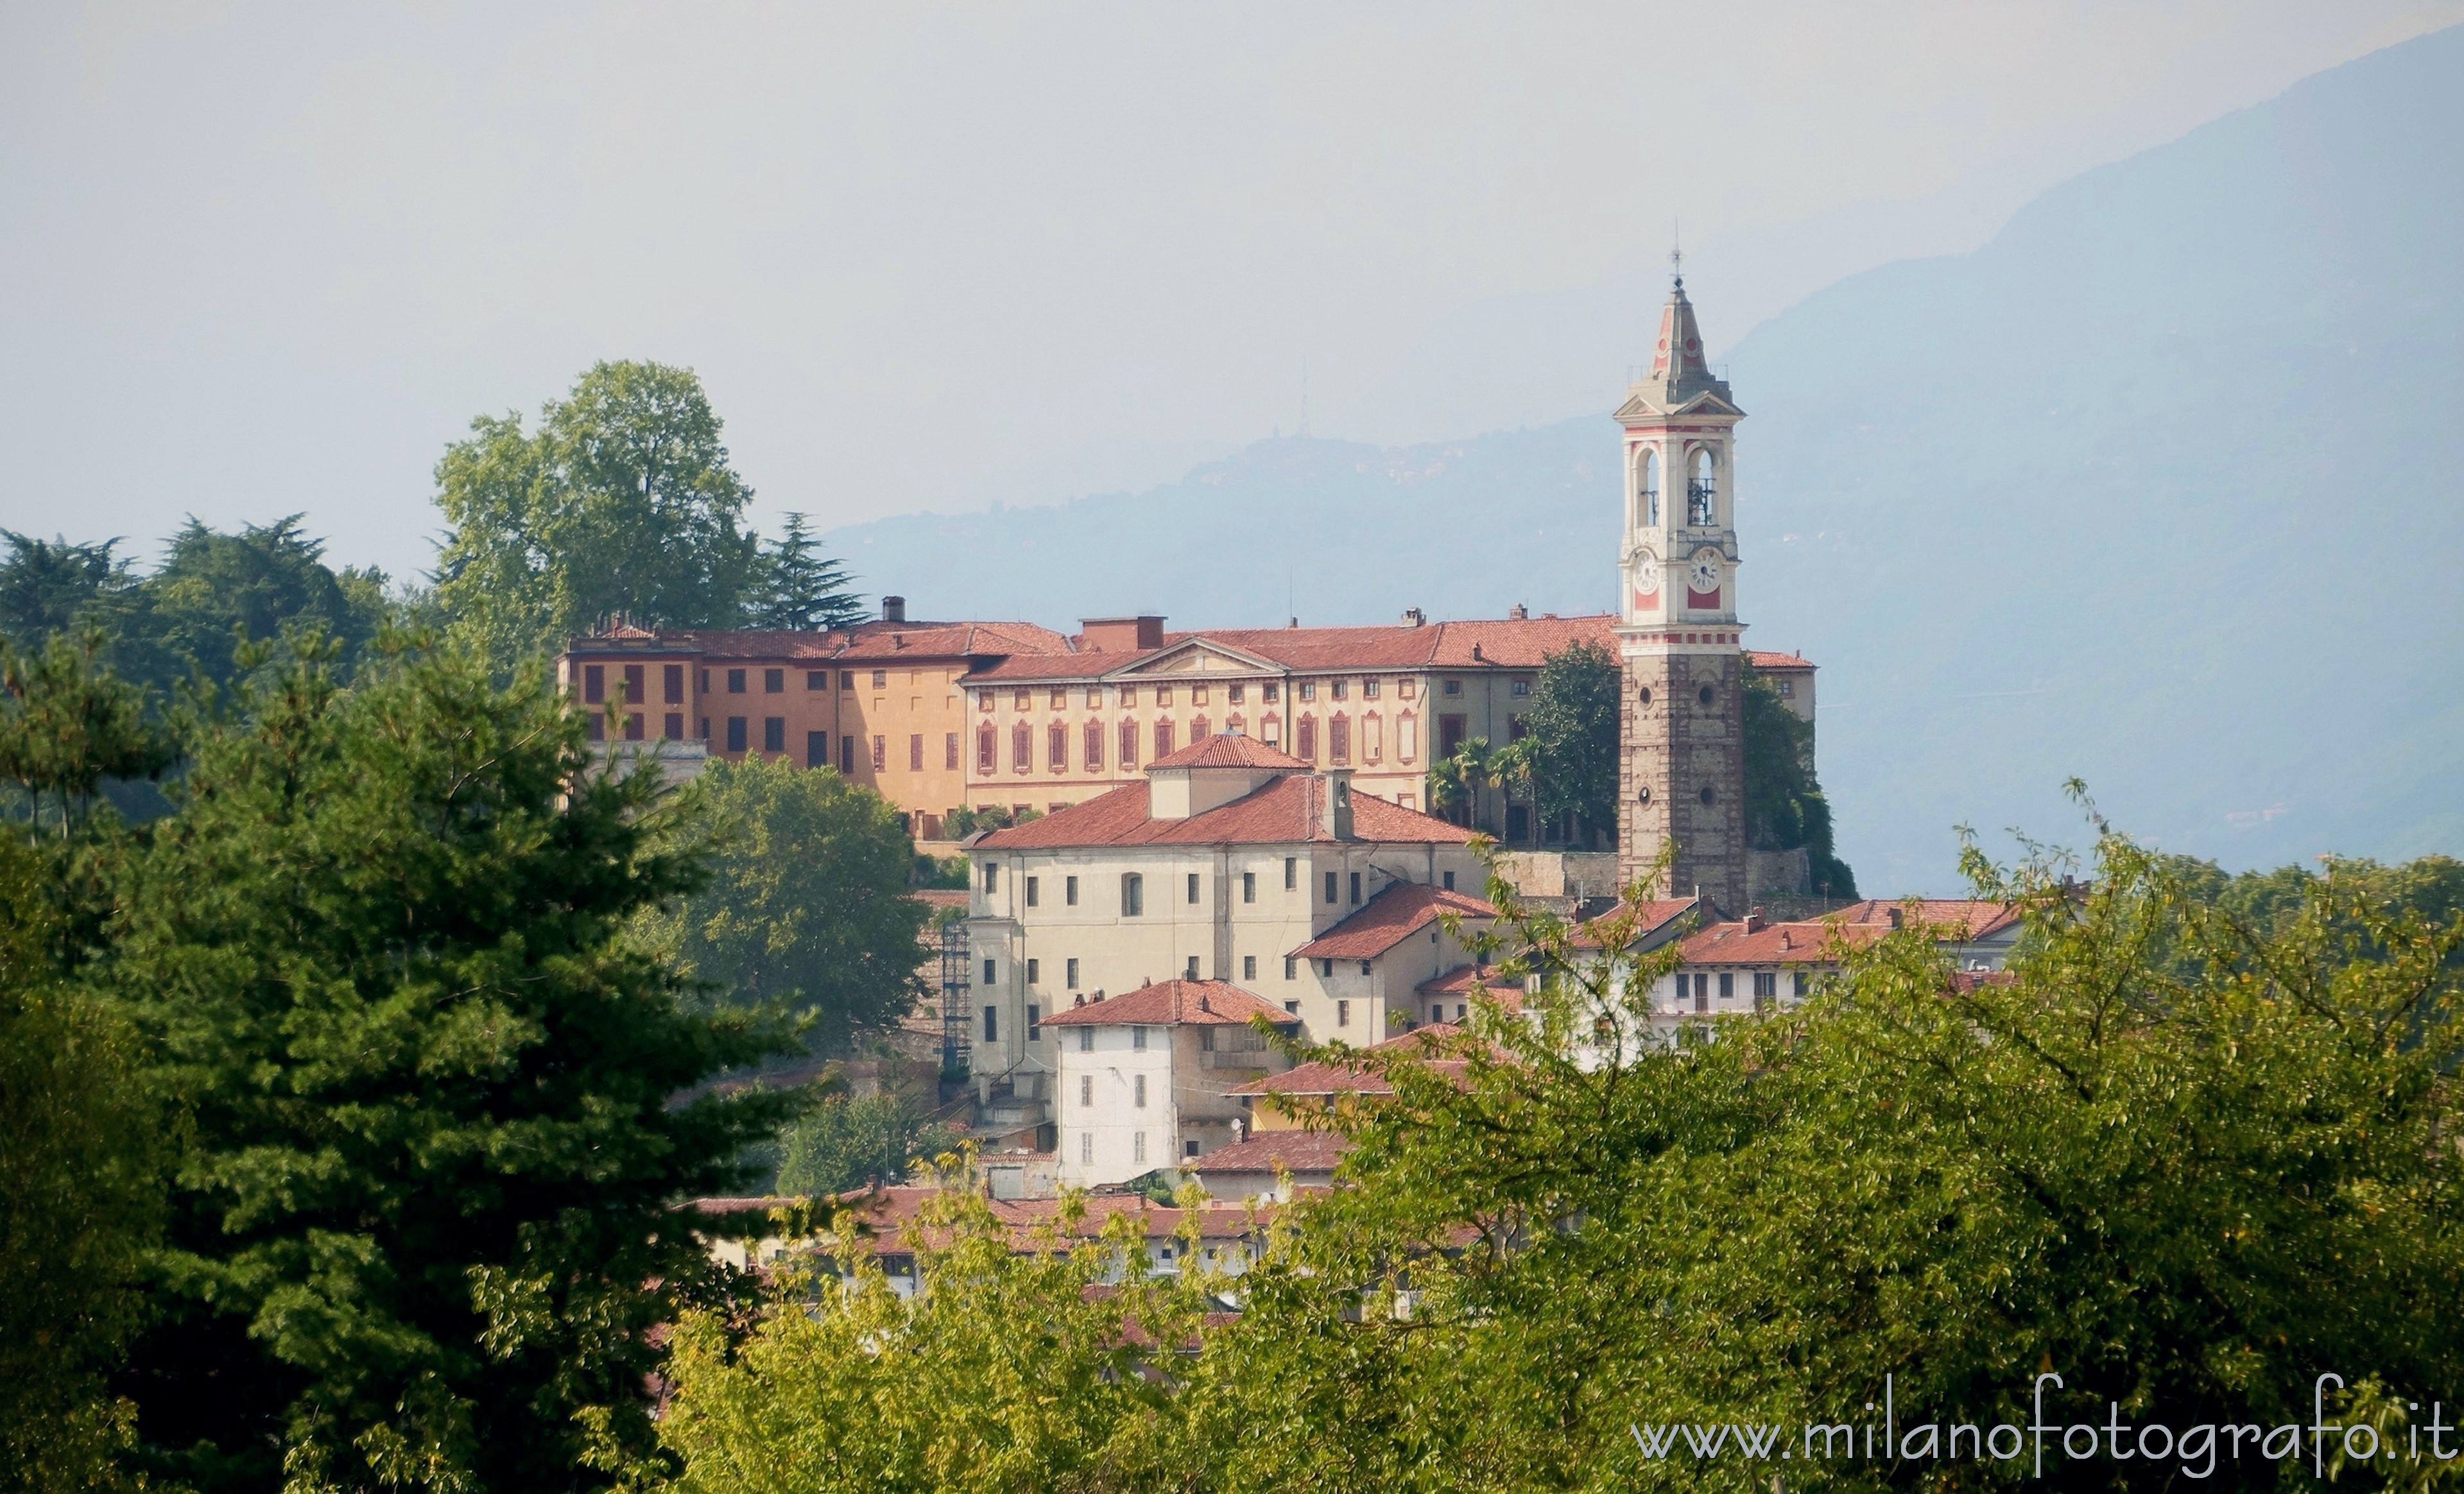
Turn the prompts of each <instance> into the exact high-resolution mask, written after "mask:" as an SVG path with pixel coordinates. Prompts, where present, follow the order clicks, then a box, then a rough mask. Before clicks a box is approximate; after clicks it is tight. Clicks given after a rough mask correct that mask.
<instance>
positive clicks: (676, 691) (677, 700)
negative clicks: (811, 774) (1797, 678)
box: [659, 664, 1786, 706]
mask: <svg viewBox="0 0 2464 1494" xmlns="http://www.w3.org/2000/svg"><path fill="white" fill-rule="evenodd" d="M1782 693H1786V692H1782ZM659 698H660V699H661V700H662V701H665V702H666V703H667V704H669V705H671V706H680V705H683V704H684V703H685V667H684V666H683V665H681V664H670V665H665V666H663V667H661V669H660V670H659Z"/></svg>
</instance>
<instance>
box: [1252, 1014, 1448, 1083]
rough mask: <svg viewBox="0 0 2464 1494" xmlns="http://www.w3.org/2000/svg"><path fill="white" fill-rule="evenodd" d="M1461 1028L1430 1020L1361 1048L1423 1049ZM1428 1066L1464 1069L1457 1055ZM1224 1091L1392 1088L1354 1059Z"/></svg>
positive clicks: (1271, 1076)
mask: <svg viewBox="0 0 2464 1494" xmlns="http://www.w3.org/2000/svg"><path fill="white" fill-rule="evenodd" d="M1462 1031H1463V1028H1461V1027H1458V1026H1456V1025H1455V1024H1454V1023H1453V1022H1430V1023H1429V1024H1428V1025H1426V1026H1423V1027H1415V1028H1413V1029H1412V1030H1411V1031H1409V1032H1406V1033H1403V1034H1400V1035H1399V1036H1397V1037H1392V1038H1388V1039H1387V1040H1386V1041H1385V1042H1383V1043H1379V1044H1373V1045H1372V1046H1370V1047H1369V1048H1366V1049H1363V1050H1362V1051H1364V1052H1371V1053H1378V1052H1389V1051H1392V1050H1394V1049H1397V1048H1401V1047H1404V1046H1407V1045H1413V1046H1417V1047H1419V1048H1423V1049H1425V1048H1427V1047H1429V1046H1431V1045H1432V1044H1434V1043H1436V1042H1437V1041H1438V1040H1440V1039H1442V1038H1449V1037H1453V1036H1455V1035H1456V1034H1458V1033H1460V1032H1462ZM1428 1067H1429V1069H1430V1071H1431V1072H1434V1073H1440V1074H1461V1073H1462V1072H1463V1060H1462V1059H1459V1058H1437V1059H1431V1060H1430V1061H1429V1063H1428ZM1223 1092H1224V1093H1226V1094H1233V1095H1262V1094H1291V1095H1308V1096H1314V1095H1325V1094H1393V1093H1394V1092H1395V1087H1394V1086H1392V1085H1390V1084H1388V1083H1387V1082H1386V1081H1385V1080H1384V1079H1383V1078H1381V1077H1379V1076H1378V1075H1376V1074H1373V1073H1371V1072H1369V1071H1368V1070H1367V1069H1365V1068H1363V1067H1361V1066H1360V1065H1359V1064H1358V1063H1356V1062H1351V1063H1327V1062H1321V1063H1315V1064H1301V1065H1298V1066H1294V1067H1291V1068H1287V1069H1286V1070H1284V1071H1283V1072H1282V1073H1280V1074H1268V1075H1267V1076H1266V1077H1265V1078H1264V1079H1252V1080H1250V1081H1249V1082H1248V1083H1247V1084H1244V1085H1236V1086H1234V1087H1233V1088H1230V1089H1226V1090H1225V1091H1223Z"/></svg>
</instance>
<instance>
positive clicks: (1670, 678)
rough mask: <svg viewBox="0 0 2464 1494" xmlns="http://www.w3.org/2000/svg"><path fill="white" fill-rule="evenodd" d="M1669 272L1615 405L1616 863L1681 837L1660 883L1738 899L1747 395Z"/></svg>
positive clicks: (1670, 890)
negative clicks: (1649, 330) (1741, 485)
mask: <svg viewBox="0 0 2464 1494" xmlns="http://www.w3.org/2000/svg"><path fill="white" fill-rule="evenodd" d="M1670 258H1671V260H1672V261H1674V260H1675V259H1676V256H1675V255H1673V254H1672V255H1671V256H1670ZM1680 270H1681V272H1682V266H1681V267H1680ZM1670 278H1671V283H1670V287H1669V293H1668V301H1667V304H1666V305H1664V306H1662V307H1661V312H1660V335H1659V338H1658V340H1657V341H1656V342H1655V343H1654V345H1653V347H1652V352H1651V363H1650V365H1649V366H1650V371H1649V372H1648V373H1646V374H1644V375H1643V377H1642V378H1640V379H1639V380H1637V381H1636V382H1635V384H1633V386H1632V387H1630V388H1628V389H1627V390H1626V397H1625V403H1624V404H1623V405H1621V406H1618V407H1617V424H1618V425H1619V426H1621V427H1623V428H1624V431H1625V473H1626V492H1627V494H1628V498H1627V501H1626V503H1625V505H1624V508H1625V537H1624V541H1623V545H1622V549H1621V558H1620V570H1621V576H1620V585H1619V587H1618V592H1619V596H1620V598H1621V601H1620V603H1619V611H1620V617H1619V621H1618V626H1617V640H1618V652H1619V655H1620V658H1621V664H1622V668H1623V673H1624V688H1625V704H1624V709H1623V711H1622V712H1621V714H1620V725H1619V742H1618V747H1619V753H1618V758H1619V766H1618V798H1619V801H1620V807H1619V810H1618V815H1617V832H1618V833H1617V851H1618V870H1619V873H1620V876H1621V879H1622V880H1623V881H1625V882H1627V883H1629V884H1631V883H1632V882H1633V881H1635V880H1636V879H1637V878H1639V877H1642V876H1645V875H1646V874H1648V873H1650V872H1651V869H1652V868H1653V865H1654V863H1655V862H1656V861H1657V860H1658V859H1659V857H1660V855H1661V849H1662V847H1663V846H1668V845H1669V844H1670V843H1671V842H1674V843H1675V846H1676V849H1675V851H1674V852H1673V859H1672V860H1671V862H1670V863H1669V866H1668V867H1667V868H1666V869H1664V870H1663V871H1661V873H1659V875H1658V878H1657V882H1656V885H1655V886H1654V887H1653V888H1652V892H1653V894H1654V895H1655V896H1663V897H1685V896H1691V895H1692V894H1693V893H1694V891H1695V890H1697V889H1700V890H1702V891H1703V892H1704V893H1705V895H1706V896H1708V897H1709V898H1710V899H1711V900H1712V901H1713V902H1714V903H1715V904H1717V905H1718V906H1719V908H1720V910H1721V911H1722V912H1727V913H1729V914H1731V915H1739V914H1742V913H1743V912H1745V909H1746V906H1747V903H1748V900H1749V894H1750V891H1751V890H1750V889H1749V888H1748V887H1747V885H1746V882H1747V875H1746V852H1747V848H1748V847H1747V834H1746V804H1745V786H1746V767H1745V736H1744V724H1745V653H1744V650H1743V648H1741V647H1740V645H1741V643H1742V640H1743V634H1744V631H1745V625H1744V624H1742V623H1740V622H1738V621H1737V563H1738V554H1737V532H1736V513H1735V501H1736V478H1735V450H1736V427H1737V422H1738V421H1740V420H1742V419H1743V418H1744V416H1745V411H1743V410H1741V409H1739V408H1738V407H1737V406H1736V405H1735V404H1734V403H1733V402H1732V401H1731V400H1730V398H1729V394H1728V384H1727V380H1725V379H1721V378H1719V377H1717V376H1715V375H1714V374H1713V373H1712V371H1711V364H1710V363H1709V361H1708V360H1707V359H1706V358H1705V354H1704V348H1703V333H1702V329H1701V328H1700V327H1699V326H1697V325H1696V323H1695V320H1694V306H1693V303H1692V302H1691V301H1689V300H1687V299H1686V297H1685V279H1684V276H1683V274H1682V273H1679V274H1675V275H1672V276H1671V277H1670Z"/></svg>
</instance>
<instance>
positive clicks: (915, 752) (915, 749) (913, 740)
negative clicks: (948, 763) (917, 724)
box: [907, 732, 924, 773]
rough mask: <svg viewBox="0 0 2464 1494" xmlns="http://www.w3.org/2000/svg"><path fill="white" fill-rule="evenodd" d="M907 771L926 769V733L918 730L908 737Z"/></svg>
mask: <svg viewBox="0 0 2464 1494" xmlns="http://www.w3.org/2000/svg"><path fill="white" fill-rule="evenodd" d="M907 771H908V772H910V773H921V772H923V771H924V734H923V733H921V732H917V733H915V734H914V735H913V736H909V737H908V738H907Z"/></svg>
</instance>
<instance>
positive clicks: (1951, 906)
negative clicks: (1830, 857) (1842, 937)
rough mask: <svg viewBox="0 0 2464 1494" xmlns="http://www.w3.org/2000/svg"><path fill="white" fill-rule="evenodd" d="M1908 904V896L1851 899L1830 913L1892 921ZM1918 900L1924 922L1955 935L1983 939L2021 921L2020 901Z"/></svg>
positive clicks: (1845, 917) (1919, 915)
mask: <svg viewBox="0 0 2464 1494" xmlns="http://www.w3.org/2000/svg"><path fill="white" fill-rule="evenodd" d="M1907 904H1908V900H1907V899H1905V898H1902V899H1899V900H1898V901H1893V900H1892V899H1889V898H1883V897H1869V898H1867V899H1866V900H1865V901H1863V902H1861V903H1851V904H1849V905H1848V906H1847V907H1845V908H1842V909H1840V910H1839V911H1838V912H1836V913H1832V914H1830V916H1831V917H1834V918H1838V919H1842V920H1844V921H1846V922H1848V923H1857V924H1865V923H1875V924H1888V923H1889V922H1890V921H1891V914H1892V913H1894V912H1900V913H1902V915H1903V916H1904V915H1905V912H1904V911H1905V909H1906V908H1907ZM1916 904H1917V914H1916V915H1917V918H1918V920H1919V921H1920V922H1923V923H1925V924H1927V925H1931V926H1935V927H1938V928H1940V929H1942V930H1943V931H1945V933H1946V934H1947V935H1951V936H1957V935H1961V934H1964V935H1965V936H1966V937H1968V938H1971V939H1981V938H1985V937H1987V936H1988V935H1990V934H2000V933H2002V932H2003V931H2004V930H2007V929H2009V928H2010V927H2011V926H2012V925H2013V924H2015V923H2017V922H2018V921H2019V909H2018V905H2016V904H2014V903H1994V902H1980V901H1977V900H1975V899H1971V898H1965V897H1925V898H1918V899H1917V900H1916Z"/></svg>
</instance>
